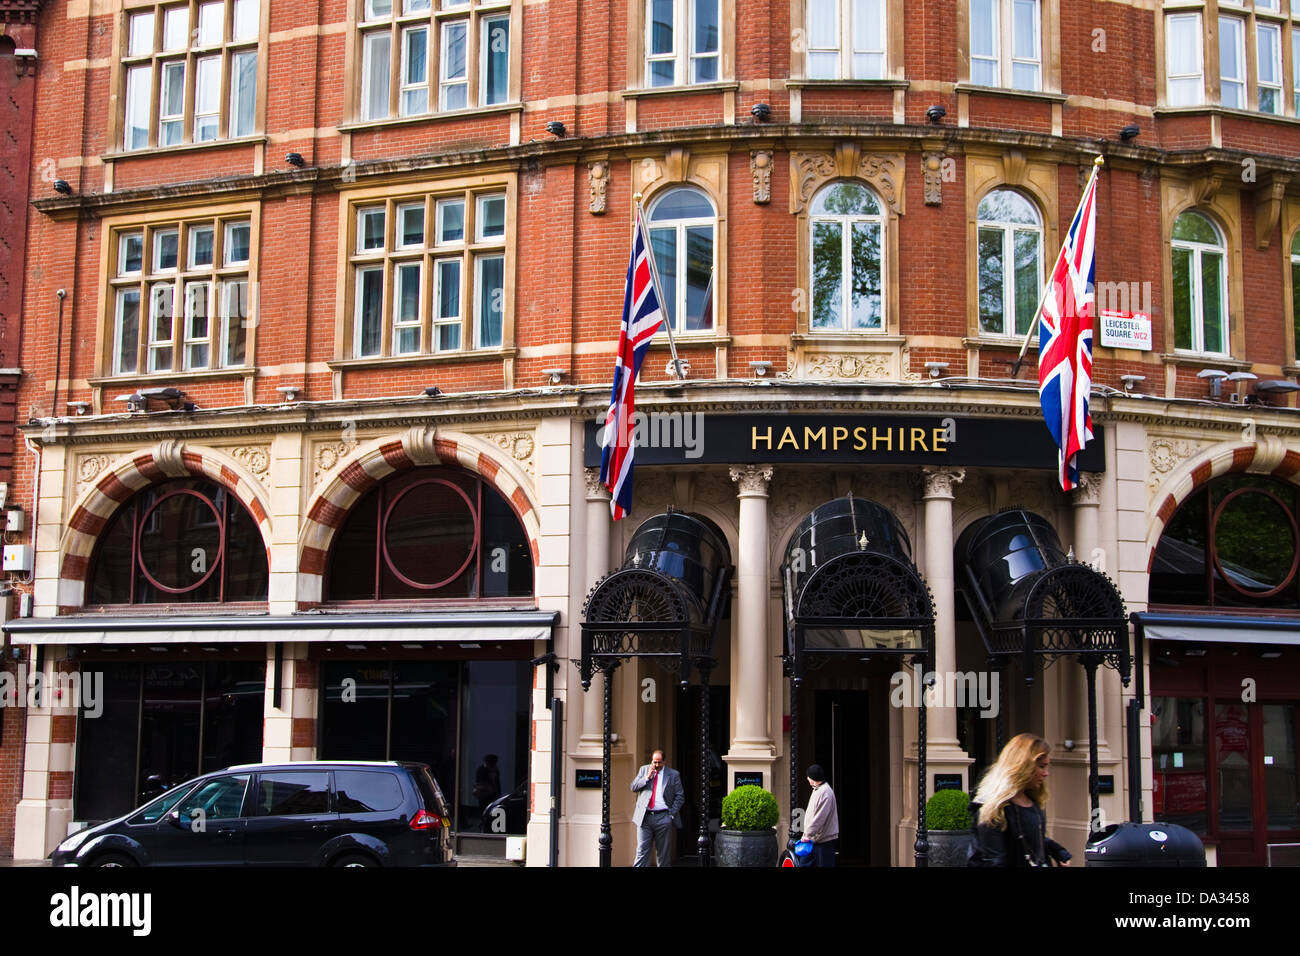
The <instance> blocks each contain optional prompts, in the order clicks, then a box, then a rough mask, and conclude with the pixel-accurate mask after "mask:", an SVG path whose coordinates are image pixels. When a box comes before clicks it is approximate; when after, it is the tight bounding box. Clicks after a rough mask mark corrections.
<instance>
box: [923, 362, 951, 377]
mask: <svg viewBox="0 0 1300 956" xmlns="http://www.w3.org/2000/svg"><path fill="white" fill-rule="evenodd" d="M925 369H926V371H927V372H929V373H930V377H931V378H938V377H939V376H940V375H942V374H943V373H944V372H946V371H947V370H948V363H947V362H926V363H925Z"/></svg>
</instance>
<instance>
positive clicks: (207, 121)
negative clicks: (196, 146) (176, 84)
mask: <svg viewBox="0 0 1300 956" xmlns="http://www.w3.org/2000/svg"><path fill="white" fill-rule="evenodd" d="M220 110H221V57H219V56H209V57H204V58H203V59H202V60H199V63H198V73H197V77H196V80H195V87H194V141H195V142H196V143H202V142H206V141H208V140H212V139H216V138H217V123H218V120H219V119H220V116H219V113H220Z"/></svg>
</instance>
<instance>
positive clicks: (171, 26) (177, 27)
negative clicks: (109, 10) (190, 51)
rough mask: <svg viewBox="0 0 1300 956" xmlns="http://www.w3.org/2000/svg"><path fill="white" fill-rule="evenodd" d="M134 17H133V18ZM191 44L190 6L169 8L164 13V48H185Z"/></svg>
mask: <svg viewBox="0 0 1300 956" xmlns="http://www.w3.org/2000/svg"><path fill="white" fill-rule="evenodd" d="M146 16H148V14H146ZM134 19H135V18H134V17H133V18H132V20H134ZM189 45H190V8H189V7H187V6H186V7H171V8H169V9H168V10H167V12H166V13H164V14H163V49H164V50H184V49H186V48H187V47H188V46H189Z"/></svg>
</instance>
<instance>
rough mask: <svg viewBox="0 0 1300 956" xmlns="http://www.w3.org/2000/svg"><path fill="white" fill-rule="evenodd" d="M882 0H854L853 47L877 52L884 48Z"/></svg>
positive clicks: (883, 4) (883, 6) (883, 5)
mask: <svg viewBox="0 0 1300 956" xmlns="http://www.w3.org/2000/svg"><path fill="white" fill-rule="evenodd" d="M884 9H885V3H884V0H854V3H853V49H854V50H860V51H863V52H879V51H881V50H884V49H885V35H884V33H883V32H882V28H883V24H884Z"/></svg>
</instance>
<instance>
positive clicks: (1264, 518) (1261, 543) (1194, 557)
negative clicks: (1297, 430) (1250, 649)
mask: <svg viewBox="0 0 1300 956" xmlns="http://www.w3.org/2000/svg"><path fill="white" fill-rule="evenodd" d="M1298 504H1300V502H1298V501H1297V494H1296V488H1295V486H1294V485H1291V484H1288V483H1286V482H1281V481H1277V480H1275V479H1272V478H1268V477H1265V476H1263V475H1233V476H1227V477H1223V478H1219V479H1217V480H1215V481H1212V482H1210V483H1208V484H1206V485H1205V486H1203V487H1201V488H1198V489H1197V490H1196V491H1194V492H1193V493H1192V494H1191V495H1190V496H1188V498H1187V500H1186V501H1184V502H1183V503H1182V504H1181V505H1180V506H1179V508H1178V510H1177V511H1176V512H1175V513H1174V515H1173V517H1172V518H1171V519H1170V520H1169V523H1168V524H1167V525H1165V530H1164V533H1163V534H1161V536H1160V543H1159V544H1158V545H1156V554H1155V560H1154V561H1153V562H1152V565H1151V593H1150V595H1149V602H1150V603H1151V604H1153V605H1183V606H1186V605H1191V606H1195V607H1207V606H1208V607H1254V608H1278V609H1283V608H1285V609H1300V582H1298V581H1297V575H1296V569H1297V565H1300V531H1298V528H1300V526H1298V525H1297V519H1296V515H1297V505H1298Z"/></svg>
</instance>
